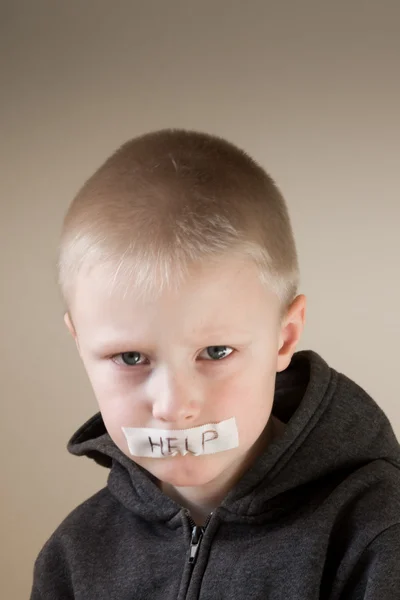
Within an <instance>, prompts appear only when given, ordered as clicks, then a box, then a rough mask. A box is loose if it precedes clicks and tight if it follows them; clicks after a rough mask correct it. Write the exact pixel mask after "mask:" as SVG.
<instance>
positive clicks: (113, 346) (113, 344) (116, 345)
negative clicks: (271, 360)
mask: <svg viewBox="0 0 400 600" xmlns="http://www.w3.org/2000/svg"><path fill="white" fill-rule="evenodd" d="M249 335H250V332H249V331H245V330H242V331H241V330H238V331H233V332H232V333H229V332H228V331H225V330H223V329H218V330H216V331H202V332H199V334H198V336H196V339H197V340H200V342H199V341H196V339H195V338H193V339H191V340H188V339H187V340H186V344H187V345H190V346H194V345H196V346H198V345H199V344H200V345H205V344H206V343H207V342H208V345H212V344H213V343H215V344H217V343H220V344H221V343H222V344H223V343H228V342H230V343H234V342H236V343H237V345H239V343H242V344H243V343H244V342H245V341H248V338H249ZM206 338H207V339H206ZM224 338H225V339H224ZM152 346H153V345H152V344H149V343H148V342H146V341H145V340H139V339H137V340H135V339H133V338H132V339H128V338H124V337H122V336H121V337H120V338H118V337H115V338H111V337H110V338H108V337H101V336H99V337H98V338H96V339H95V340H94V341H93V343H92V344H91V346H90V349H91V351H92V352H93V353H95V354H112V353H113V352H117V351H119V352H121V349H122V348H125V349H129V350H136V349H138V350H139V349H140V350H141V351H150V350H151V349H152V348H151V347H152ZM125 351H126V350H125Z"/></svg>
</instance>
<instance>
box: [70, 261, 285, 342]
mask: <svg viewBox="0 0 400 600" xmlns="http://www.w3.org/2000/svg"><path fill="white" fill-rule="evenodd" d="M276 300H277V299H276V298H275V297H274V294H272V293H267V290H266V289H265V287H264V286H263V285H262V284H261V282H260V279H259V275H258V271H257V270H256V268H255V266H254V265H251V264H247V265H245V268H243V262H242V263H241V264H238V262H237V261H236V262H235V261H232V262H231V263H229V262H225V263H223V264H221V265H220V266H219V265H215V264H213V265H212V266H211V267H210V268H208V269H207V268H205V269H204V268H199V269H197V270H196V271H193V272H192V273H191V276H190V278H189V279H187V280H185V281H183V284H182V285H181V287H179V288H177V289H175V288H174V289H172V290H171V289H170V288H168V287H166V288H164V289H162V290H161V291H158V292H157V290H155V293H153V294H152V293H149V294H148V295H146V294H142V293H140V290H137V289H136V287H135V284H134V281H124V280H123V278H122V279H120V280H118V279H115V278H114V280H113V278H112V273H111V272H110V270H109V269H102V268H97V269H93V270H92V271H90V272H89V273H82V274H81V276H80V277H79V276H78V277H77V280H76V286H75V294H74V301H73V304H74V305H75V306H74V310H73V311H72V312H75V314H77V315H80V316H81V317H82V318H83V319H84V320H85V321H86V322H96V325H97V326H98V325H99V323H101V321H102V320H103V321H104V325H105V326H107V322H109V321H110V320H112V322H113V323H114V324H115V326H118V324H120V326H121V327H124V326H126V324H127V323H128V322H132V323H136V326H138V324H139V328H140V324H141V323H142V324H143V323H144V322H145V321H147V320H148V319H155V320H158V317H160V316H162V313H165V314H166V315H169V314H176V313H177V312H178V313H179V318H180V320H182V321H184V324H185V323H187V324H188V326H189V327H191V328H193V329H194V330H195V331H196V334H197V333H199V332H203V331H204V332H206V333H207V332H208V331H210V330H211V329H212V330H213V331H215V332H216V333H229V331H232V330H233V329H236V330H237V329H240V328H241V323H248V322H251V321H252V320H253V319H254V318H255V317H256V315H255V314H254V311H255V310H256V308H257V307H258V306H260V305H263V307H264V309H267V308H268V307H269V308H270V311H272V312H275V310H276V304H277V302H276Z"/></svg>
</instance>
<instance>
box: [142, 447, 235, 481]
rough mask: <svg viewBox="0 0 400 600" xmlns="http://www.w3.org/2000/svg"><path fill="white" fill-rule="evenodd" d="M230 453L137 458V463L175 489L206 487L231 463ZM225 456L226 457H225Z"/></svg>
mask: <svg viewBox="0 0 400 600" xmlns="http://www.w3.org/2000/svg"><path fill="white" fill-rule="evenodd" d="M228 454H229V452H221V453H218V454H208V455H203V456H190V455H188V454H187V455H186V456H172V457H170V458H139V459H138V458H136V459H135V462H136V463H137V464H139V465H140V466H141V467H143V468H144V469H146V470H147V471H149V472H150V473H151V474H152V475H153V476H154V477H156V478H157V479H158V480H159V481H160V482H162V483H165V484H169V485H172V486H174V487H186V486H198V485H199V486H200V485H205V484H207V483H209V482H210V481H212V480H213V479H215V478H216V477H218V475H220V474H221V472H222V471H224V470H225V469H226V468H227V466H228V465H229V464H230V463H231V459H232V457H228ZM224 455H225V456H224Z"/></svg>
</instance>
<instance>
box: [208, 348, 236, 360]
mask: <svg viewBox="0 0 400 600" xmlns="http://www.w3.org/2000/svg"><path fill="white" fill-rule="evenodd" d="M205 351H206V352H207V354H208V356H209V358H210V359H211V360H221V359H223V358H226V357H227V356H229V355H230V354H232V352H233V349H232V348H230V347H229V346H207V348H206V349H205ZM206 360H208V359H206Z"/></svg>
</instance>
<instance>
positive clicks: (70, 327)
mask: <svg viewBox="0 0 400 600" xmlns="http://www.w3.org/2000/svg"><path fill="white" fill-rule="evenodd" d="M64 323H65V325H66V326H67V329H68V331H69V332H70V334H71V335H72V337H73V338H74V340H75V344H76V347H77V348H78V352H79V353H80V348H79V342H78V337H77V335H76V331H75V327H74V324H73V322H72V319H71V315H70V314H69V312H66V313H65V315H64Z"/></svg>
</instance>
